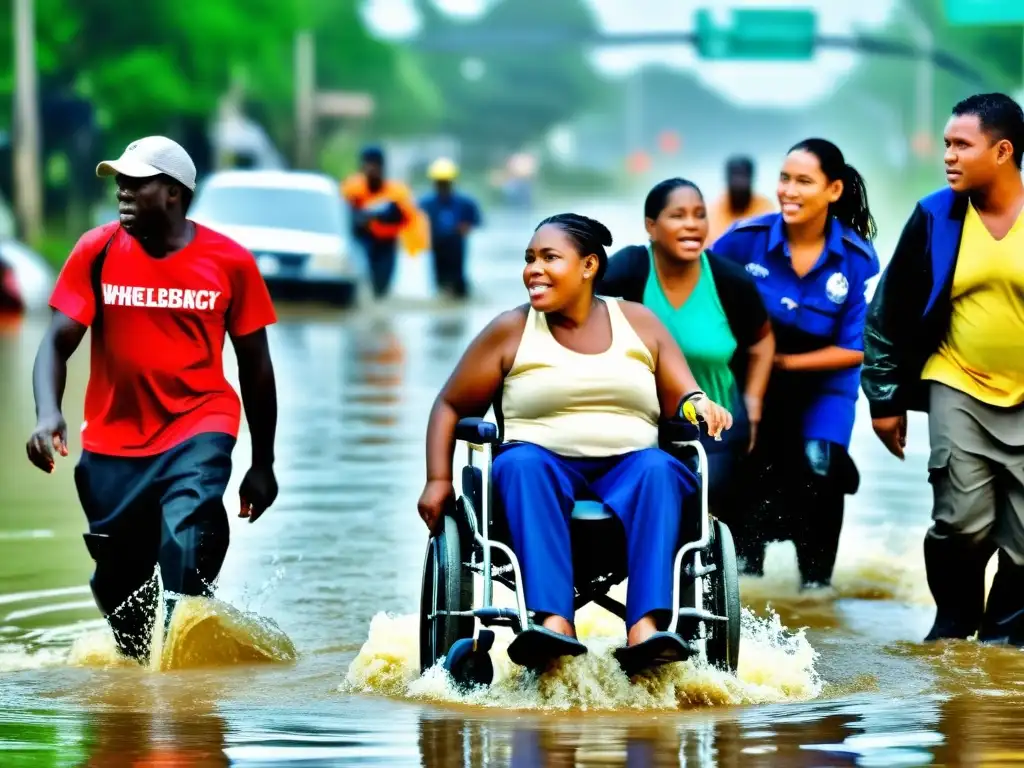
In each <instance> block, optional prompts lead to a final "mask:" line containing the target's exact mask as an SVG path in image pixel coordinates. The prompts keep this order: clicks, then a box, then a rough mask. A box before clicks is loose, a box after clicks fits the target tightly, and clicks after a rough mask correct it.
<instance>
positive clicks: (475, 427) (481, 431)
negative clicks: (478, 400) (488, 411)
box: [455, 416, 498, 445]
mask: <svg viewBox="0 0 1024 768" xmlns="http://www.w3.org/2000/svg"><path fill="white" fill-rule="evenodd" d="M455 439H456V440H462V441H463V442H466V443H473V444H475V445H484V444H486V443H490V444H491V445H497V443H498V425H497V424H495V423H494V422H491V421H485V420H484V419H481V418H480V417H479V416H470V417H468V418H465V419H459V423H458V424H456V425H455Z"/></svg>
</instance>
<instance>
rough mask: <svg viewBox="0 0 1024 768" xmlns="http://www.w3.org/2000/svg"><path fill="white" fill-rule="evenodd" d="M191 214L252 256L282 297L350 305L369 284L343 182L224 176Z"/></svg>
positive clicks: (242, 173)
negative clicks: (351, 227)
mask: <svg viewBox="0 0 1024 768" xmlns="http://www.w3.org/2000/svg"><path fill="white" fill-rule="evenodd" d="M188 216H189V218H190V219H192V220H193V221H196V222H198V223H201V224H204V225H206V226H208V227H210V228H211V229H214V230H216V231H218V232H221V233H223V234H225V235H227V236H228V237H230V238H232V239H234V240H236V241H237V242H239V243H240V244H242V245H243V246H245V247H246V248H248V249H249V250H250V251H252V252H253V255H255V257H256V261H257V263H258V264H259V268H260V272H261V274H262V275H263V279H264V280H265V281H266V283H267V287H268V288H269V289H270V292H271V294H272V295H273V296H275V297H277V298H285V299H313V300H317V301H325V302H330V303H333V304H339V305H347V304H350V303H352V302H353V301H354V300H355V299H356V298H357V297H358V295H359V292H360V290H361V289H362V287H363V286H365V285H366V281H367V274H366V265H365V263H364V259H363V257H362V255H361V253H360V251H359V250H358V249H357V248H355V247H353V245H352V240H351V237H350V236H349V234H348V216H347V213H346V211H345V207H344V203H343V202H342V199H341V195H340V192H339V190H338V185H337V182H336V181H335V180H334V179H332V178H331V177H330V176H327V175H326V174H322V173H311V172H305V171H280V170H259V171H256V170H231V171H220V172H217V173H214V174H212V175H210V176H209V177H208V178H207V179H206V180H205V181H204V182H203V183H202V184H201V185H200V187H199V189H198V190H197V192H196V197H195V200H194V201H193V202H192V207H191V208H190V209H189V212H188Z"/></svg>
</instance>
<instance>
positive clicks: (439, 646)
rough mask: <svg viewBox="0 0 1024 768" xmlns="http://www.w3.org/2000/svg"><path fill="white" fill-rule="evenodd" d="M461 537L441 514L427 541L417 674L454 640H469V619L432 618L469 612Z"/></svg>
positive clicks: (455, 525)
mask: <svg viewBox="0 0 1024 768" xmlns="http://www.w3.org/2000/svg"><path fill="white" fill-rule="evenodd" d="M461 538H462V537H461V536H460V535H459V526H458V523H457V522H456V520H455V518H453V517H451V516H450V515H445V518H444V527H443V528H442V529H441V532H440V533H438V534H437V535H436V536H431V537H430V541H429V542H427V554H426V557H425V558H424V561H423V582H422V591H421V593H420V673H421V674H422V673H423V672H426V671H427V670H428V669H430V668H431V667H432V666H434V665H435V664H436V663H437V661H438V659H440V658H441V657H442V656H445V655H446V654H447V653H448V651H449V649H450V648H451V647H452V646H453V645H454V644H455V643H456V642H457V641H459V640H462V639H464V638H472V637H473V629H474V619H473V617H472V616H447V615H443V614H441V615H436V614H437V613H438V612H439V611H470V610H472V609H473V574H472V572H471V571H470V570H469V568H468V567H466V565H465V563H466V561H467V560H468V557H466V556H464V555H466V554H467V553H468V548H464V547H463V545H462V541H461ZM435 577H436V579H435ZM431 617H433V618H431Z"/></svg>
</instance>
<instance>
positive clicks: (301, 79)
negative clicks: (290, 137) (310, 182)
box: [295, 29, 316, 169]
mask: <svg viewBox="0 0 1024 768" xmlns="http://www.w3.org/2000/svg"><path fill="white" fill-rule="evenodd" d="M315 128H316V48H315V42H314V40H313V32H312V31H311V30H308V29H303V30H299V31H298V32H296V33H295V161H296V164H297V166H298V167H299V168H307V169H308V168H311V167H312V165H313V143H314V140H315Z"/></svg>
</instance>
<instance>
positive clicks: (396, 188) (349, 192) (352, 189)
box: [341, 173, 430, 256]
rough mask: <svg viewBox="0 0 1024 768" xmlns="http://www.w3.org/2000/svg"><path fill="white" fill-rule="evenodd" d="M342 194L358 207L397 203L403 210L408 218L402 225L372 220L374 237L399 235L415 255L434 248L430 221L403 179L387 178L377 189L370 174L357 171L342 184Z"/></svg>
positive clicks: (404, 246)
mask: <svg viewBox="0 0 1024 768" xmlns="http://www.w3.org/2000/svg"><path fill="white" fill-rule="evenodd" d="M341 194H342V197H344V198H345V199H346V200H347V201H348V202H349V204H350V205H352V206H353V207H354V208H356V209H357V210H361V209H363V208H369V207H373V206H375V205H379V204H380V203H385V202H393V203H395V204H396V205H397V206H398V208H399V210H401V211H402V214H403V215H404V216H405V220H404V221H403V222H402V223H400V224H388V223H385V222H380V221H375V220H371V221H370V223H369V225H368V229H369V231H370V235H371V236H372V237H375V238H377V239H379V240H394V239H396V238H397V239H398V240H399V242H400V243H401V244H402V247H403V248H404V249H405V250H406V251H408V253H409V254H410V255H411V256H415V255H417V254H418V253H420V252H421V251H425V250H426V249H427V248H429V247H430V223H429V221H428V219H427V217H426V216H425V215H424V214H423V212H422V211H421V210H420V209H419V208H417V207H416V203H415V202H414V201H413V197H412V193H411V192H410V191H409V188H408V187H406V186H405V185H404V184H402V183H401V182H398V181H391V180H390V179H385V180H384V183H383V184H382V185H381V188H380V189H379V190H377V191H375V192H374V191H371V190H370V187H369V185H368V184H367V183H366V176H364V175H363V174H362V173H355V174H353V175H352V176H349V177H348V178H347V179H345V181H344V182H343V183H342V185H341Z"/></svg>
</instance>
